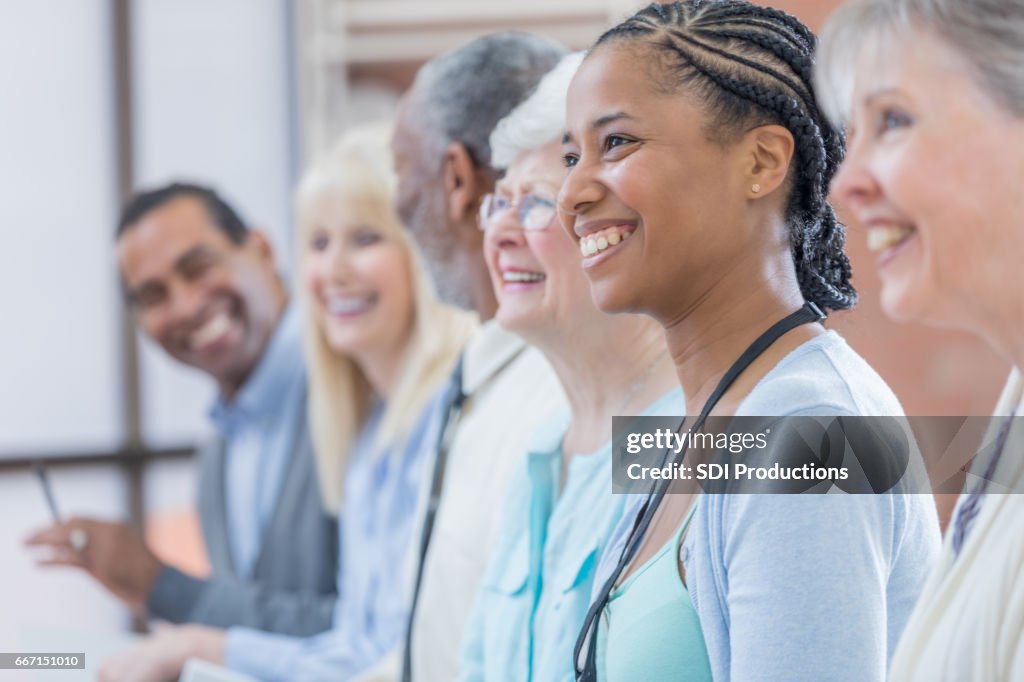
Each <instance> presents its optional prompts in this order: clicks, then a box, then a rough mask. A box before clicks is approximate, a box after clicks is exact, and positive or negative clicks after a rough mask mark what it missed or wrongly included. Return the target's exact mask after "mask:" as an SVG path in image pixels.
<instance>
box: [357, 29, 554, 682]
mask: <svg viewBox="0 0 1024 682" xmlns="http://www.w3.org/2000/svg"><path fill="white" fill-rule="evenodd" d="M564 54H565V49H564V48H563V47H561V46H560V45H558V44H556V43H553V42H552V41H550V40H547V39H545V38H541V37H539V36H534V35H530V34H527V33H520V32H506V33H496V34H492V35H488V36H484V37H483V38H479V39H477V40H474V41H473V42H471V43H469V44H467V45H465V46H463V47H460V48H458V49H456V50H454V51H452V52H449V53H447V54H444V55H442V56H440V57H438V58H436V59H434V60H432V61H431V62H429V63H428V64H426V65H425V66H424V67H423V68H422V69H420V72H419V73H418V74H417V76H416V81H415V83H414V84H413V86H412V89H411V90H410V91H409V93H408V94H407V95H406V96H405V99H404V100H403V102H402V104H401V106H400V111H399V116H398V121H397V124H396V129H395V136H394V140H393V142H392V149H393V151H394V156H395V167H396V170H397V171H398V196H397V204H398V205H397V208H398V212H399V215H401V216H402V219H403V221H404V222H405V224H406V226H407V227H408V228H409V230H410V231H411V232H412V234H413V237H414V238H415V240H416V242H417V243H418V245H419V247H420V250H421V251H422V252H423V254H424V256H425V261H426V264H427V268H428V269H429V270H430V272H431V274H432V276H433V279H434V284H435V286H436V287H437V290H438V292H439V294H440V295H441V297H442V298H443V299H445V300H446V301H447V302H449V303H452V304H455V305H459V306H461V307H463V308H467V309H470V310H475V311H476V312H477V314H479V316H480V318H481V320H484V321H485V324H484V325H483V326H482V327H481V329H480V331H479V332H478V333H477V334H476V335H474V337H473V338H472V339H471V340H470V341H469V343H468V344H467V345H466V348H465V349H464V350H463V353H462V360H461V363H460V369H461V371H458V372H456V375H455V376H453V378H452V379H453V380H452V386H451V391H450V395H451V396H452V397H453V398H454V400H453V403H454V404H456V405H457V406H455V407H453V408H452V409H451V410H450V411H449V413H448V414H449V417H448V426H447V432H448V433H447V434H446V437H445V438H443V439H442V443H441V444H440V447H439V450H438V454H437V461H436V462H435V463H434V464H433V471H432V472H431V476H430V477H429V478H428V480H427V481H426V482H425V485H426V486H427V492H426V493H425V494H424V495H423V498H424V499H426V500H427V506H426V511H425V513H424V520H423V529H422V531H421V533H420V536H419V539H418V541H417V543H416V545H415V546H414V548H413V550H414V552H415V553H416V556H415V558H414V562H415V566H414V568H413V576H414V580H413V586H412V593H411V594H412V599H411V605H412V606H411V608H412V615H411V616H410V628H409V636H408V638H407V639H408V641H407V644H406V646H405V647H404V650H403V651H401V652H396V653H395V654H394V655H393V656H392V657H390V658H389V659H388V660H387V662H386V663H385V664H383V665H382V666H380V667H379V668H378V669H377V670H375V671H373V673H371V674H370V675H368V676H366V678H365V679H366V680H395V679H398V678H400V679H403V680H415V682H440V681H441V680H444V681H446V682H447V681H448V680H454V679H456V677H457V676H458V650H459V645H460V643H461V641H462V632H463V629H464V628H465V626H466V623H467V621H468V619H469V615H470V612H471V610H472V606H473V601H474V599H475V597H476V594H477V591H478V589H479V586H480V581H481V579H482V577H483V571H484V567H485V565H486V563H487V560H488V557H489V555H490V551H491V548H492V547H494V545H495V542H496V539H497V538H496V531H497V528H498V526H499V524H498V514H499V511H500V509H501V501H502V500H504V498H505V488H506V487H507V484H508V482H509V480H510V479H511V477H512V473H513V471H514V468H515V466H516V465H518V464H521V463H522V462H523V457H524V455H525V453H526V449H527V446H528V442H529V438H530V437H531V436H532V435H533V432H534V431H535V430H536V429H537V428H538V427H539V426H540V425H541V424H542V423H543V422H544V421H546V420H547V419H549V418H550V417H551V416H552V415H553V414H557V413H559V412H560V411H562V410H564V409H565V407H564V406H565V402H564V396H563V394H562V390H561V387H560V386H559V384H558V382H557V381H556V379H555V377H554V373H553V372H552V371H551V368H550V367H549V366H548V364H547V363H546V362H545V361H544V359H543V358H542V357H541V356H540V354H539V353H538V352H537V351H535V350H533V349H528V348H526V346H525V344H524V343H523V341H522V340H521V339H520V338H519V337H517V336H514V335H512V334H510V333H509V332H506V331H504V330H503V329H501V328H500V327H499V326H498V325H497V323H496V322H495V321H494V320H493V319H491V318H492V317H493V316H494V312H495V309H496V308H497V301H496V299H495V296H494V291H493V290H492V289H491V280H490V276H489V274H488V272H487V266H486V264H485V262H484V258H483V235H482V233H481V232H480V229H479V227H478V225H477V212H478V211H479V207H480V202H481V200H482V199H483V196H484V195H485V194H487V193H488V192H490V191H492V190H493V189H494V182H495V179H496V178H497V173H495V171H494V170H493V169H492V168H491V166H490V158H491V151H490V144H489V137H490V134H491V130H492V129H493V128H494V126H495V124H497V122H498V121H499V120H500V119H502V118H503V117H504V116H505V115H506V114H508V113H509V111H511V110H512V109H513V108H514V107H515V106H516V105H517V104H519V103H520V102H521V101H522V100H524V99H525V98H526V96H527V95H528V94H529V93H530V92H531V91H532V90H533V89H534V88H535V87H536V86H537V83H538V82H539V81H540V79H541V77H542V76H544V74H546V73H547V72H548V71H550V70H551V69H552V68H554V66H555V65H556V64H557V63H558V61H559V60H560V59H561V58H562V56H563V55H564ZM456 396H458V397H457V398H456Z"/></svg>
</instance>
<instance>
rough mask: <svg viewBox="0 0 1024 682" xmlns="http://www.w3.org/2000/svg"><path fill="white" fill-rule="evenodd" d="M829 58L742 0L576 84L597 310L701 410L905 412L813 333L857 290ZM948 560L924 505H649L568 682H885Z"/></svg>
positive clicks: (658, 19)
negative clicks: (650, 334) (662, 362)
mask: <svg viewBox="0 0 1024 682" xmlns="http://www.w3.org/2000/svg"><path fill="white" fill-rule="evenodd" d="M815 42H816V41H815V37H814V35H813V34H812V33H811V32H810V31H809V30H808V29H807V28H806V27H805V26H804V25H803V24H801V23H800V22H799V21H798V20H796V19H794V18H793V17H791V16H789V15H787V14H785V13H783V12H779V11H777V10H772V9H768V8H765V7H761V6H757V5H753V4H750V3H747V2H743V1H740V0H720V1H711V0H705V1H703V2H702V1H701V0H690V1H688V2H683V3H675V4H671V5H667V4H666V5H662V4H655V5H651V6H650V7H648V8H647V9H644V10H642V11H641V12H639V13H638V14H636V15H635V16H633V17H631V18H630V19H628V20H626V21H625V22H623V23H622V24H620V25H618V26H616V27H614V28H612V29H611V30H609V31H608V32H607V33H605V34H604V35H603V36H602V37H601V38H600V39H598V41H597V43H596V45H595V46H594V48H593V49H592V50H591V52H590V53H589V54H588V56H587V57H586V59H585V60H584V61H583V64H582V66H581V67H580V69H579V71H578V72H577V74H576V76H575V78H574V79H573V82H572V84H571V86H570V89H569V96H568V109H567V113H568V117H567V125H568V132H567V134H566V136H565V142H564V158H565V164H566V166H567V168H568V174H567V176H566V179H565V182H564V184H563V186H562V189H561V193H560V196H559V212H560V217H561V219H562V222H563V225H564V226H565V227H566V229H567V230H568V231H569V232H570V234H571V235H572V236H573V237H574V238H575V239H576V240H577V242H578V245H579V248H580V250H581V253H582V254H583V268H584V270H585V272H586V274H587V276H588V278H589V280H590V285H591V293H592V295H593V297H594V300H595V301H596V303H597V305H598V306H599V307H600V308H601V309H603V310H605V311H608V312H640V313H644V314H647V315H649V316H651V317H653V318H654V319H656V320H657V321H658V322H660V323H661V325H662V327H663V328H664V330H665V338H666V341H667V343H668V347H669V351H670V353H671V355H672V359H673V362H674V364H675V369H676V373H677V375H678V378H679V381H680V383H681V384H682V387H683V392H684V394H685V395H686V399H687V414H689V415H697V414H701V413H705V414H706V413H710V414H711V415H712V416H731V415H739V416H771V417H773V418H774V417H784V416H793V415H814V416H847V415H851V416H852V415H871V416H879V415H889V416H899V415H902V408H901V407H900V404H899V401H898V400H897V399H896V397H895V396H894V395H893V394H892V392H891V391H890V390H889V388H888V386H886V384H885V382H884V381H882V379H881V378H880V377H879V376H878V375H877V374H876V373H875V372H874V370H872V369H871V367H870V366H869V365H868V364H867V363H866V362H865V361H864V360H863V359H862V358H861V357H860V356H859V355H857V354H856V353H855V352H854V351H853V350H852V349H851V348H850V347H849V346H848V345H847V344H846V342H845V341H844V340H843V339H842V337H840V336H839V335H838V334H836V333H835V332H834V331H829V330H826V329H825V328H824V326H823V325H822V324H821V322H822V320H823V317H824V315H823V313H822V312H821V311H823V310H824V311H827V310H833V311H835V310H844V309H847V308H850V307H851V306H853V305H854V303H855V302H856V292H855V291H854V289H853V286H852V285H851V283H850V275H851V270H850V264H849V261H848V259H847V257H846V255H845V254H844V252H843V245H844V238H845V236H844V229H843V226H842V225H841V224H840V223H839V222H838V221H837V220H836V216H835V214H834V212H833V210H832V207H831V206H830V205H829V203H828V201H827V199H826V192H827V188H828V183H829V181H830V180H831V178H832V175H833V174H834V173H835V171H836V168H837V166H838V164H839V162H840V161H841V160H842V155H843V138H842V135H841V134H840V133H839V132H838V131H836V130H835V129H834V128H833V127H831V126H830V125H829V123H828V121H827V120H826V119H825V118H824V117H823V116H822V114H821V113H820V112H819V110H818V107H817V105H816V102H815V94H814V90H813V87H812V71H813V56H814V48H815ZM698 424H699V422H695V421H689V420H688V422H687V423H686V424H685V426H684V427H683V428H684V429H686V428H696V427H697V425H698ZM938 544H939V532H938V523H937V519H936V513H935V506H934V503H933V502H932V500H931V498H930V497H929V496H927V495H906V494H890V495H772V494H716V495H711V494H698V493H697V492H694V491H690V492H683V493H680V494H672V495H664V496H661V495H654V496H652V497H650V498H648V499H646V500H641V501H640V502H638V503H637V504H636V505H635V507H634V509H633V513H631V514H627V515H626V518H625V520H624V521H623V523H622V524H621V525H620V527H619V529H618V531H617V532H616V533H615V534H614V535H613V539H612V541H611V543H610V544H609V546H608V550H607V551H606V552H605V555H604V557H603V558H602V560H601V563H600V565H599V569H598V573H597V579H596V581H595V585H597V586H600V589H597V590H596V591H595V593H594V600H593V604H592V606H591V609H590V612H589V613H588V619H587V623H586V625H585V627H584V630H583V632H582V633H581V636H580V639H579V641H578V643H577V651H576V664H577V673H578V677H579V679H585V680H591V679H608V680H630V681H633V680H669V679H687V680H704V679H711V678H714V679H715V680H717V681H723V680H725V681H728V680H737V681H739V680H743V681H746V680H782V679H785V680H851V681H853V680H857V681H858V682H861V681H865V680H868V681H870V680H877V681H881V680H884V679H885V675H886V668H887V664H888V661H889V658H890V656H891V654H892V650H893V648H894V646H895V643H896V641H897V638H898V637H899V634H900V631H901V630H902V628H903V626H904V625H905V623H906V619H907V616H908V614H909V612H910V609H911V607H912V606H913V603H914V600H915V599H916V597H917V595H918V593H919V591H920V588H921V586H922V584H923V581H924V578H925V575H926V573H927V570H928V568H929V567H930V565H931V564H932V562H933V560H934V558H935V556H936V554H937V551H938Z"/></svg>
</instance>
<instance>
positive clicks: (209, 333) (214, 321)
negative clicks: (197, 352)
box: [188, 313, 231, 348]
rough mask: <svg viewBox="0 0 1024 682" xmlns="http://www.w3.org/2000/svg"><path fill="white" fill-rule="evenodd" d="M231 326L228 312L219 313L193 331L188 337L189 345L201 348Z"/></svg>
mask: <svg viewBox="0 0 1024 682" xmlns="http://www.w3.org/2000/svg"><path fill="white" fill-rule="evenodd" d="M230 326H231V320H230V319H229V318H228V314H227V313H218V314H216V315H214V316H213V317H211V318H210V319H209V320H207V321H206V323H205V324H203V326H202V327H200V328H199V329H197V330H195V331H194V332H192V335H191V336H189V337H188V345H189V347H191V348H200V347H202V346H205V345H206V344H207V343H209V342H210V341H213V340H214V339H216V338H217V337H219V336H220V335H221V334H223V333H224V332H226V331H227V330H228V328H229V327H230Z"/></svg>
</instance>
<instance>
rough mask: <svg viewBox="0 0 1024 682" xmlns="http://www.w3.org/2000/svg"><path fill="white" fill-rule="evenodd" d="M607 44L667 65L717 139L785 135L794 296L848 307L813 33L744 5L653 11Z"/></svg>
mask: <svg viewBox="0 0 1024 682" xmlns="http://www.w3.org/2000/svg"><path fill="white" fill-rule="evenodd" d="M610 41H643V42H644V43H646V45H647V46H648V47H649V48H650V49H654V50H658V51H660V52H663V53H665V54H667V55H669V56H670V57H671V58H672V59H671V63H672V66H671V67H670V71H671V72H670V73H666V74H665V75H666V77H667V78H668V79H670V80H671V83H670V84H669V87H670V89H679V88H683V87H696V88H697V89H698V92H699V95H700V98H701V101H703V102H705V106H706V107H707V109H708V111H709V114H710V116H709V118H710V120H713V121H715V124H716V130H715V131H714V132H715V133H716V134H724V135H729V134H736V133H737V132H739V131H745V130H749V129H750V128H751V127H756V126H759V125H768V124H772V123H774V124H778V125H781V126H783V127H785V128H786V129H787V130H789V132H790V133H791V134H792V135H793V141H794V144H795V148H796V149H795V158H794V160H793V167H792V169H791V174H792V179H793V186H792V190H791V193H790V196H789V200H788V205H787V211H786V217H787V222H788V224H789V227H790V246H791V251H792V255H793V261H794V263H795V265H796V273H797V281H798V282H799V284H800V290H801V292H802V293H803V295H804V298H805V299H807V300H808V301H812V302H813V303H815V304H817V305H818V306H819V307H821V308H823V309H827V310H844V309H846V308H850V307H852V306H853V305H854V304H855V303H856V302H857V292H856V291H855V290H854V288H853V285H852V284H851V282H850V278H851V277H852V274H853V273H852V269H851V267H850V261H849V259H848V258H847V256H846V253H845V252H844V250H843V249H844V246H845V243H846V232H845V228H844V227H843V225H842V224H841V223H840V222H839V220H838V219H837V218H836V214H835V211H834V210H833V209H832V206H831V205H830V204H829V203H828V199H827V193H828V186H829V183H830V181H831V180H832V176H833V175H835V172H836V170H837V168H838V167H839V163H840V162H841V161H842V158H843V153H844V149H845V141H844V139H843V135H842V133H840V132H839V131H838V130H836V129H835V128H834V127H832V125H831V124H829V123H828V121H827V120H826V119H825V117H824V116H823V115H822V113H821V111H820V110H819V109H818V105H817V102H816V99H815V96H814V89H813V86H812V82H813V81H812V72H813V67H814V50H815V47H816V45H817V40H816V38H815V37H814V34H813V33H812V32H811V31H810V29H808V28H807V27H806V26H804V25H803V24H802V23H801V22H800V21H799V20H798V19H796V18H795V17H792V16H790V15H788V14H786V13H785V12H782V11H780V10H776V9H772V8H769V7H761V6H759V5H754V4H751V3H749V2H746V1H745V0H686V1H685V2H675V3H671V4H661V3H657V4H652V5H650V6H649V7H647V8H645V9H643V10H641V11H640V12H638V13H637V14H635V15H634V16H633V17H631V18H629V19H627V20H626V21H624V22H622V23H621V24H619V25H618V26H615V27H613V28H611V29H610V30H608V31H607V32H605V33H604V34H603V35H602V36H601V37H600V38H598V40H597V43H596V44H595V46H596V45H600V44H601V43H605V42H610Z"/></svg>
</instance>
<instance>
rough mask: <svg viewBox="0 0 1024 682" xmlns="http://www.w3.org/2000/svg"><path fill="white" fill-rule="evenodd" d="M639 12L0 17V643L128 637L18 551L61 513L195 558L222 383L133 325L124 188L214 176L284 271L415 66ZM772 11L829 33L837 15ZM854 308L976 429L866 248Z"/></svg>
mask: <svg viewBox="0 0 1024 682" xmlns="http://www.w3.org/2000/svg"><path fill="white" fill-rule="evenodd" d="M641 4H642V3H638V2H629V1H623V0H516V1H515V2H480V1H479V0H294V1H289V0H46V1H45V2H39V0H2V1H0V112H2V113H0V121H2V124H0V149H2V150H3V152H2V154H0V187H3V190H2V192H0V229H2V239H3V241H2V244H3V247H2V252H0V253H2V260H0V310H2V319H3V333H2V334H0V557H2V558H0V599H2V601H0V650H3V651H17V650H26V649H24V648H23V644H22V642H24V641H25V638H26V637H30V635H26V633H32V632H34V631H36V630H37V629H45V628H53V627H58V626H59V627H66V628H72V629H88V630H96V631H102V630H109V631H116V630H126V629H128V628H129V627H130V623H131V620H130V617H129V614H128V613H127V611H126V610H125V609H123V608H122V607H120V606H119V605H118V603H117V602H116V601H115V600H114V599H112V598H110V597H108V596H107V595H106V594H105V593H104V592H103V591H102V590H101V589H100V588H99V587H97V586H95V585H94V584H93V583H92V582H91V581H90V580H89V579H88V578H86V577H85V576H84V575H81V574H79V573H78V572H77V571H73V570H67V569H52V570H38V569H36V568H34V566H33V563H32V561H31V557H30V556H29V554H28V553H27V552H26V551H25V550H24V548H23V547H22V546H21V541H22V539H23V538H24V537H25V536H26V535H27V534H28V533H29V532H30V531H32V530H35V529H38V528H40V527H42V526H46V525H49V524H50V523H51V518H50V514H49V511H48V509H47V506H46V504H45V500H44V497H43V494H42V492H41V489H40V486H39V484H38V482H37V480H36V479H35V477H34V476H33V474H32V469H31V463H32V461H33V460H36V459H40V460H43V461H45V462H47V467H48V469H49V471H50V476H51V479H52V481H53V487H54V491H55V494H56V498H57V504H58V507H59V508H60V511H61V513H62V514H63V515H65V516H70V515H73V514H89V515H95V516H99V517H101V518H124V519H132V520H133V521H134V522H135V523H137V524H139V526H140V527H141V528H144V531H145V533H146V535H147V538H148V539H149V541H150V542H151V543H152V545H153V546H154V547H155V548H156V550H157V551H158V553H159V554H161V556H163V558H165V559H166V560H168V561H170V562H172V563H175V564H177V565H179V566H182V567H183V568H186V569H189V570H193V571H200V572H201V571H203V570H205V567H206V559H205V557H204V555H203V551H202V545H201V541H200V538H199V532H198V524H197V521H196V520H195V517H194V514H193V512H192V503H193V498H194V489H195V485H194V472H193V467H192V462H191V455H192V450H193V447H194V446H195V445H196V443H198V442H199V441H201V440H202V439H203V438H204V437H205V436H207V435H208V434H209V433H210V428H209V426H208V423H207V409H208V406H209V404H210V402H211V400H212V398H213V387H212V386H211V385H210V384H209V383H208V382H206V381H205V380H203V379H202V378H201V377H200V376H198V375H197V374H195V373H193V372H191V371H189V370H185V369H183V368H181V367H180V366H177V365H174V364H173V363H172V362H171V361H169V360H168V359H166V358H165V357H164V356H163V355H162V353H161V352H160V351H159V350H158V349H157V348H155V347H153V346H152V345H151V344H149V343H147V342H146V341H145V340H144V339H142V338H141V337H139V336H137V334H136V333H135V332H134V331H133V330H132V329H131V327H130V324H129V321H128V320H127V319H126V318H125V316H124V310H123V306H122V300H121V295H120V291H119V285H118V280H117V274H116V270H115V262H114V253H113V237H112V235H113V233H114V228H115V223H116V220H117V215H118V211H119V206H120V204H121V201H122V200H123V198H124V197H125V196H126V195H127V193H129V192H130V191H131V190H132V189H133V188H137V187H146V186H152V185H155V184H159V183H164V182H167V181H170V180H172V179H188V180H195V181H198V182H202V183H208V184H211V185H213V186H215V187H216V188H217V189H218V190H220V191H221V192H222V193H223V194H224V196H225V197H226V198H227V199H228V201H230V202H232V203H233V204H234V205H235V206H236V207H237V208H238V209H239V210H240V212H241V213H242V215H243V217H244V218H245V219H246V220H247V221H248V222H249V223H250V224H251V225H253V226H257V227H261V228H264V229H265V230H267V231H268V232H269V233H270V234H271V236H272V238H273V240H274V245H275V247H276V249H277V252H278V257H279V261H280V262H281V263H282V265H283V266H284V267H286V268H289V267H290V265H291V261H292V250H293V249H292V244H291V234H292V223H293V219H292V207H291V192H292V186H293V184H294V182H295V181H296V179H297V178H298V176H299V174H300V173H301V170H302V168H303V166H304V164H306V163H307V162H308V161H309V160H311V159H312V158H314V157H315V156H316V155H317V154H318V153H319V152H320V150H323V149H326V147H327V146H328V145H329V143H330V141H331V140H333V139H334V138H335V137H336V136H337V135H338V134H339V133H340V132H341V131H343V130H344V129H345V128H346V127H347V126H349V125H351V124H353V123H356V122H359V121H363V120H367V119H371V118H377V117H381V116H386V115H388V114H389V113H390V112H392V111H393V110H394V107H395V104H396V102H397V98H398V97H399V95H400V94H401V92H402V91H403V90H404V89H405V88H406V87H407V86H408V84H409V83H410V82H411V80H412V78H413V76H414V74H415V72H416V69H417V67H418V66H419V65H420V64H421V63H422V62H423V61H424V60H426V59H429V58H430V57H432V56H434V55H436V54H439V53H441V52H443V51H446V50H447V49H449V48H452V47H455V46H457V45H459V44H461V43H463V42H465V41H467V40H469V39H471V38H473V37H474V36H477V35H480V34H483V33H487V32H490V31H494V30H499V29H506V28H519V29H524V30H529V31H535V32H537V33H541V34H545V35H548V36H551V37H553V38H555V39H558V40H560V41H562V42H563V43H565V44H567V45H569V46H570V47H573V48H583V47H586V46H588V45H589V44H590V43H591V42H592V41H593V40H594V38H596V37H597V35H598V34H599V33H600V32H601V31H602V30H603V29H604V28H605V27H607V26H609V25H611V24H612V23H614V22H615V21H616V20H618V19H620V18H622V17H624V16H626V15H627V14H629V13H630V12H631V11H634V10H636V9H638V8H639V7H640V6H641ZM766 4H771V5H773V6H775V7H778V8H780V9H784V10H786V11H789V12H791V13H793V14H796V15H797V16H799V17H800V18H802V19H803V20H804V21H805V22H806V23H808V24H809V25H810V26H811V27H812V28H815V29H817V28H820V26H821V24H822V22H823V21H824V19H825V18H826V17H827V15H828V14H829V12H830V11H831V10H832V9H833V8H834V7H835V6H836V5H838V4H839V3H838V2H836V1H835V0H790V1H788V2H787V1H784V0H778V1H776V2H771V3H766ZM849 251H850V253H851V257H852V259H853V264H854V269H855V279H854V282H855V283H856V285H857V287H858V288H859V289H860V291H861V297H862V298H861V304H860V306H859V307H858V308H857V309H855V310H854V311H852V312H848V313H844V314H839V315H835V316H834V318H833V320H832V322H831V324H832V326H834V327H836V328H837V329H839V330H840V331H841V332H842V333H844V334H845V335H846V336H847V338H848V340H849V341H850V342H851V344H852V345H853V346H854V347H855V348H856V349H857V350H858V351H860V352H861V353H862V354H863V355H864V356H866V357H867V359H868V360H869V361H870V362H871V363H872V364H873V365H874V366H875V368H876V369H877V370H878V371H879V373H880V374H881V375H882V376H883V377H884V378H885V379H886V380H887V381H888V382H889V384H890V385H891V386H892V387H893V388H894V390H895V391H896V393H897V395H899V397H900V399H901V400H902V401H903V404H904V406H905V408H906V410H907V412H908V413H910V414H919V415H956V414H962V415H984V414H988V413H989V412H990V410H991V408H992V406H993V404H994V402H995V398H996V395H997V393H998V390H999V388H1000V387H1001V385H1002V382H1003V380H1004V378H1005V375H1006V372H1007V370H1008V367H1007V365H1006V363H1005V362H1003V361H1002V360H1000V359H999V358H996V357H994V356H993V355H992V353H991V352H990V351H989V350H988V349H987V348H986V347H985V346H983V345H982V344H981V343H979V342H977V341H975V340H974V339H972V338H971V337H968V336H965V335H961V334H954V333H944V332H938V331H934V330H929V329H925V328H923V327H918V326H913V325H899V326H897V325H894V324H892V323H890V322H888V321H887V320H886V319H885V318H884V316H883V314H882V313H881V311H880V309H879V306H878V295H877V292H878V283H877V281H876V279H875V277H874V267H873V265H872V263H871V256H870V254H869V253H868V252H867V250H866V248H865V245H864V236H863V233H861V232H859V231H858V228H857V227H856V226H855V225H854V226H851V230H850V235H849Z"/></svg>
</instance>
